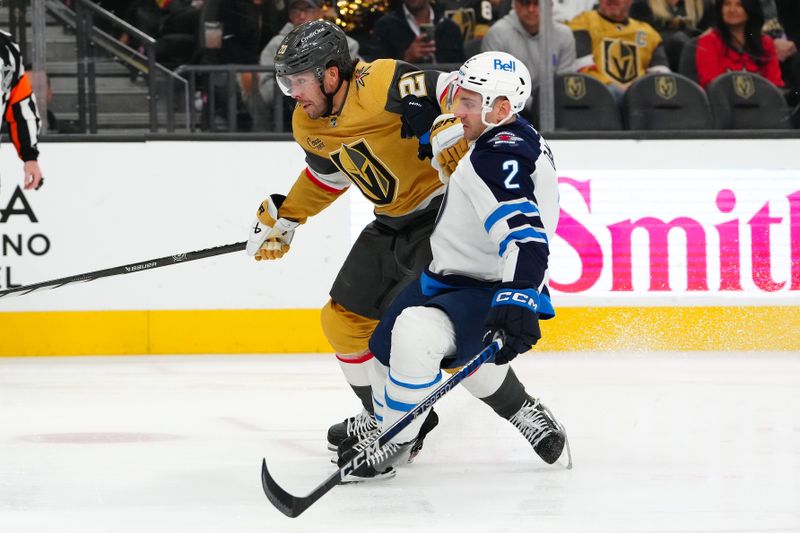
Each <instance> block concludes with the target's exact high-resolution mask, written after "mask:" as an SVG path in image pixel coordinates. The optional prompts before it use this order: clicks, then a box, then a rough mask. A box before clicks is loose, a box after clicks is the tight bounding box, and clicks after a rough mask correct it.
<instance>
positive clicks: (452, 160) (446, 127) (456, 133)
mask: <svg viewBox="0 0 800 533" xmlns="http://www.w3.org/2000/svg"><path fill="white" fill-rule="evenodd" d="M431 148H432V150H433V162H432V163H431V164H432V165H433V168H435V169H436V170H438V171H439V179H441V180H442V182H443V183H445V184H446V183H447V181H448V180H449V179H450V174H452V173H453V172H454V171H455V169H456V166H458V162H459V161H461V158H462V157H464V154H466V153H467V150H469V145H468V144H467V141H466V140H465V139H464V126H463V125H462V124H461V121H460V120H459V119H458V118H456V116H455V115H453V114H452V113H446V114H443V115H439V116H438V117H436V120H434V121H433V126H431Z"/></svg>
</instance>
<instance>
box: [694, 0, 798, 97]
mask: <svg viewBox="0 0 800 533" xmlns="http://www.w3.org/2000/svg"><path fill="white" fill-rule="evenodd" d="M714 12H715V14H716V21H715V23H714V28H713V29H712V30H710V31H708V32H706V33H704V34H703V35H702V36H701V37H700V39H699V40H698V41H697V55H696V61H697V76H698V81H699V82H700V85H702V86H703V87H705V86H706V85H708V84H709V83H710V82H711V81H712V80H714V79H715V78H716V77H718V76H720V75H722V74H725V73H726V72H729V71H741V70H746V71H749V72H755V73H757V74H760V75H762V76H763V77H765V78H767V79H768V80H769V81H771V82H772V83H774V84H775V85H776V86H778V87H783V78H782V77H781V69H780V66H779V65H778V56H777V54H776V53H775V45H774V44H773V42H772V39H771V38H770V37H768V36H766V35H763V34H762V33H761V27H762V26H763V25H764V14H763V11H762V10H761V4H759V0H717V1H716V3H715V4H714Z"/></svg>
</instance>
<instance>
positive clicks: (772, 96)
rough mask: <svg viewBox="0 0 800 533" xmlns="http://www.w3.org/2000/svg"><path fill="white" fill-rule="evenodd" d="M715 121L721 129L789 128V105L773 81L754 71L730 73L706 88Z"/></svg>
mask: <svg viewBox="0 0 800 533" xmlns="http://www.w3.org/2000/svg"><path fill="white" fill-rule="evenodd" d="M706 93H707V94H708V99H709V101H710V102H711V111H712V113H713V115H714V124H715V126H716V127H717V128H721V129H735V130H739V129H747V130H749V129H789V128H791V127H792V126H791V120H790V118H791V117H790V111H789V106H788V105H787V104H786V100H785V99H784V97H783V93H781V90H780V89H778V88H777V87H776V86H775V85H773V84H772V83H771V82H770V81H769V80H767V79H765V78H762V77H761V76H759V75H758V74H753V73H751V72H728V73H727V74H723V75H722V76H720V77H719V78H717V79H715V80H714V81H712V82H711V83H709V84H708V86H707V87H706Z"/></svg>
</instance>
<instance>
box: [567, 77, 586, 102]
mask: <svg viewBox="0 0 800 533" xmlns="http://www.w3.org/2000/svg"><path fill="white" fill-rule="evenodd" d="M564 92H565V93H566V95H567V96H568V97H570V98H572V99H573V100H580V99H581V98H583V97H584V96H586V80H585V79H583V76H564Z"/></svg>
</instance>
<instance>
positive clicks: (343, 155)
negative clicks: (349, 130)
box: [331, 139, 397, 205]
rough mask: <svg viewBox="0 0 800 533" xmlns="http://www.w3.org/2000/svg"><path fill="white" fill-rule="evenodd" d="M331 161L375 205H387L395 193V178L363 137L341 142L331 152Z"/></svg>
mask: <svg viewBox="0 0 800 533" xmlns="http://www.w3.org/2000/svg"><path fill="white" fill-rule="evenodd" d="M331 161H333V163H334V164H335V165H336V167H337V168H338V169H339V170H341V171H342V172H344V173H345V174H346V175H347V177H348V178H350V181H352V182H353V183H355V184H356V187H358V188H359V189H360V190H361V192H362V193H364V196H366V197H367V199H368V200H369V201H370V202H372V203H373V204H375V205H388V204H390V203H392V202H393V201H394V200H395V195H396V194H397V178H396V177H395V176H394V174H392V173H391V172H390V171H389V168H388V167H387V166H386V165H384V164H383V161H381V160H380V159H378V158H377V157H376V156H375V154H374V153H373V152H372V149H371V148H370V147H369V144H368V143H367V141H366V140H365V139H359V140H357V141H356V142H353V143H350V144H343V145H342V147H341V148H340V149H339V150H336V151H335V152H331Z"/></svg>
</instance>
